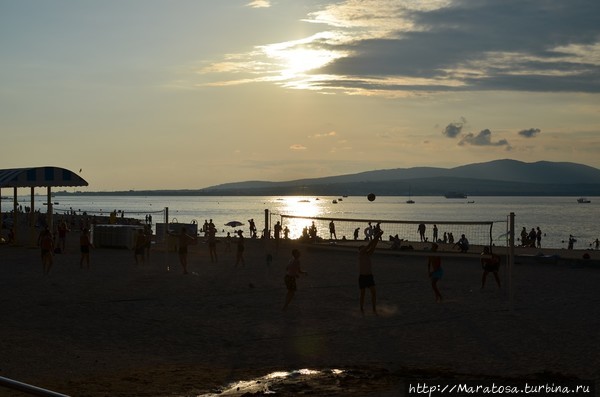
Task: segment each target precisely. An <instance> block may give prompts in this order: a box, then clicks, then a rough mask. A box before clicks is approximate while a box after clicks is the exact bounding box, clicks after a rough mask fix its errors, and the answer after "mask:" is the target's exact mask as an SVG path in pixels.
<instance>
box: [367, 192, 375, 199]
mask: <svg viewBox="0 0 600 397" xmlns="http://www.w3.org/2000/svg"><path fill="white" fill-rule="evenodd" d="M367 199H368V200H369V201H375V194H373V193H369V194H368V195H367Z"/></svg>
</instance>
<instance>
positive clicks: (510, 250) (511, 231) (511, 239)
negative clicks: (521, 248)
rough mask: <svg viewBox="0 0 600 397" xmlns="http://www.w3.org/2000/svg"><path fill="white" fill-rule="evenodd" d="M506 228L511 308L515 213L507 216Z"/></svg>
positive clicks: (509, 301)
mask: <svg viewBox="0 0 600 397" xmlns="http://www.w3.org/2000/svg"><path fill="white" fill-rule="evenodd" d="M508 227H509V229H508V305H509V309H510V311H511V312H512V310H513V285H512V281H513V267H514V264H515V213H514V212H511V213H510V216H509V226H508Z"/></svg>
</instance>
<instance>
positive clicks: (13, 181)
mask: <svg viewBox="0 0 600 397" xmlns="http://www.w3.org/2000/svg"><path fill="white" fill-rule="evenodd" d="M61 186H62V187H71V186H88V183H87V181H86V180H85V179H83V178H81V177H80V176H79V175H77V174H75V173H74V172H73V171H70V170H67V169H64V168H59V167H50V166H47V167H30V168H12V169H0V195H1V193H2V189H5V188H12V189H13V209H12V214H13V217H12V224H13V233H14V240H15V241H19V240H18V239H17V236H20V234H19V224H20V222H19V215H21V214H20V211H19V203H18V201H17V189H19V188H30V189H31V193H30V195H31V204H30V208H31V210H30V212H29V213H28V214H25V213H22V215H23V216H28V217H29V219H28V220H27V221H28V222H27V225H28V226H29V229H30V233H31V241H34V231H35V215H34V214H35V211H34V209H35V201H34V198H35V195H34V189H35V188H36V187H45V188H46V189H47V190H46V196H47V200H46V205H47V207H48V208H47V212H46V219H47V224H48V227H50V230H52V229H53V210H52V188H53V187H61ZM2 198H4V196H2ZM1 203H2V202H1V201H0V219H4V218H3V215H2V204H1Z"/></svg>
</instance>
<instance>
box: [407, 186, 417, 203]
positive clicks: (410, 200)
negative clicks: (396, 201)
mask: <svg viewBox="0 0 600 397" xmlns="http://www.w3.org/2000/svg"><path fill="white" fill-rule="evenodd" d="M414 203H415V200H413V199H412V198H411V192H410V185H408V200H406V204H414Z"/></svg>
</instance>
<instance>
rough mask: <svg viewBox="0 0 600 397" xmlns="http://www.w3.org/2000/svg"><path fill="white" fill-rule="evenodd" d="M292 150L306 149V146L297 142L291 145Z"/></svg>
mask: <svg viewBox="0 0 600 397" xmlns="http://www.w3.org/2000/svg"><path fill="white" fill-rule="evenodd" d="M290 149H291V150H306V146H304V145H301V144H299V143H295V144H293V145H292V146H290Z"/></svg>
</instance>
